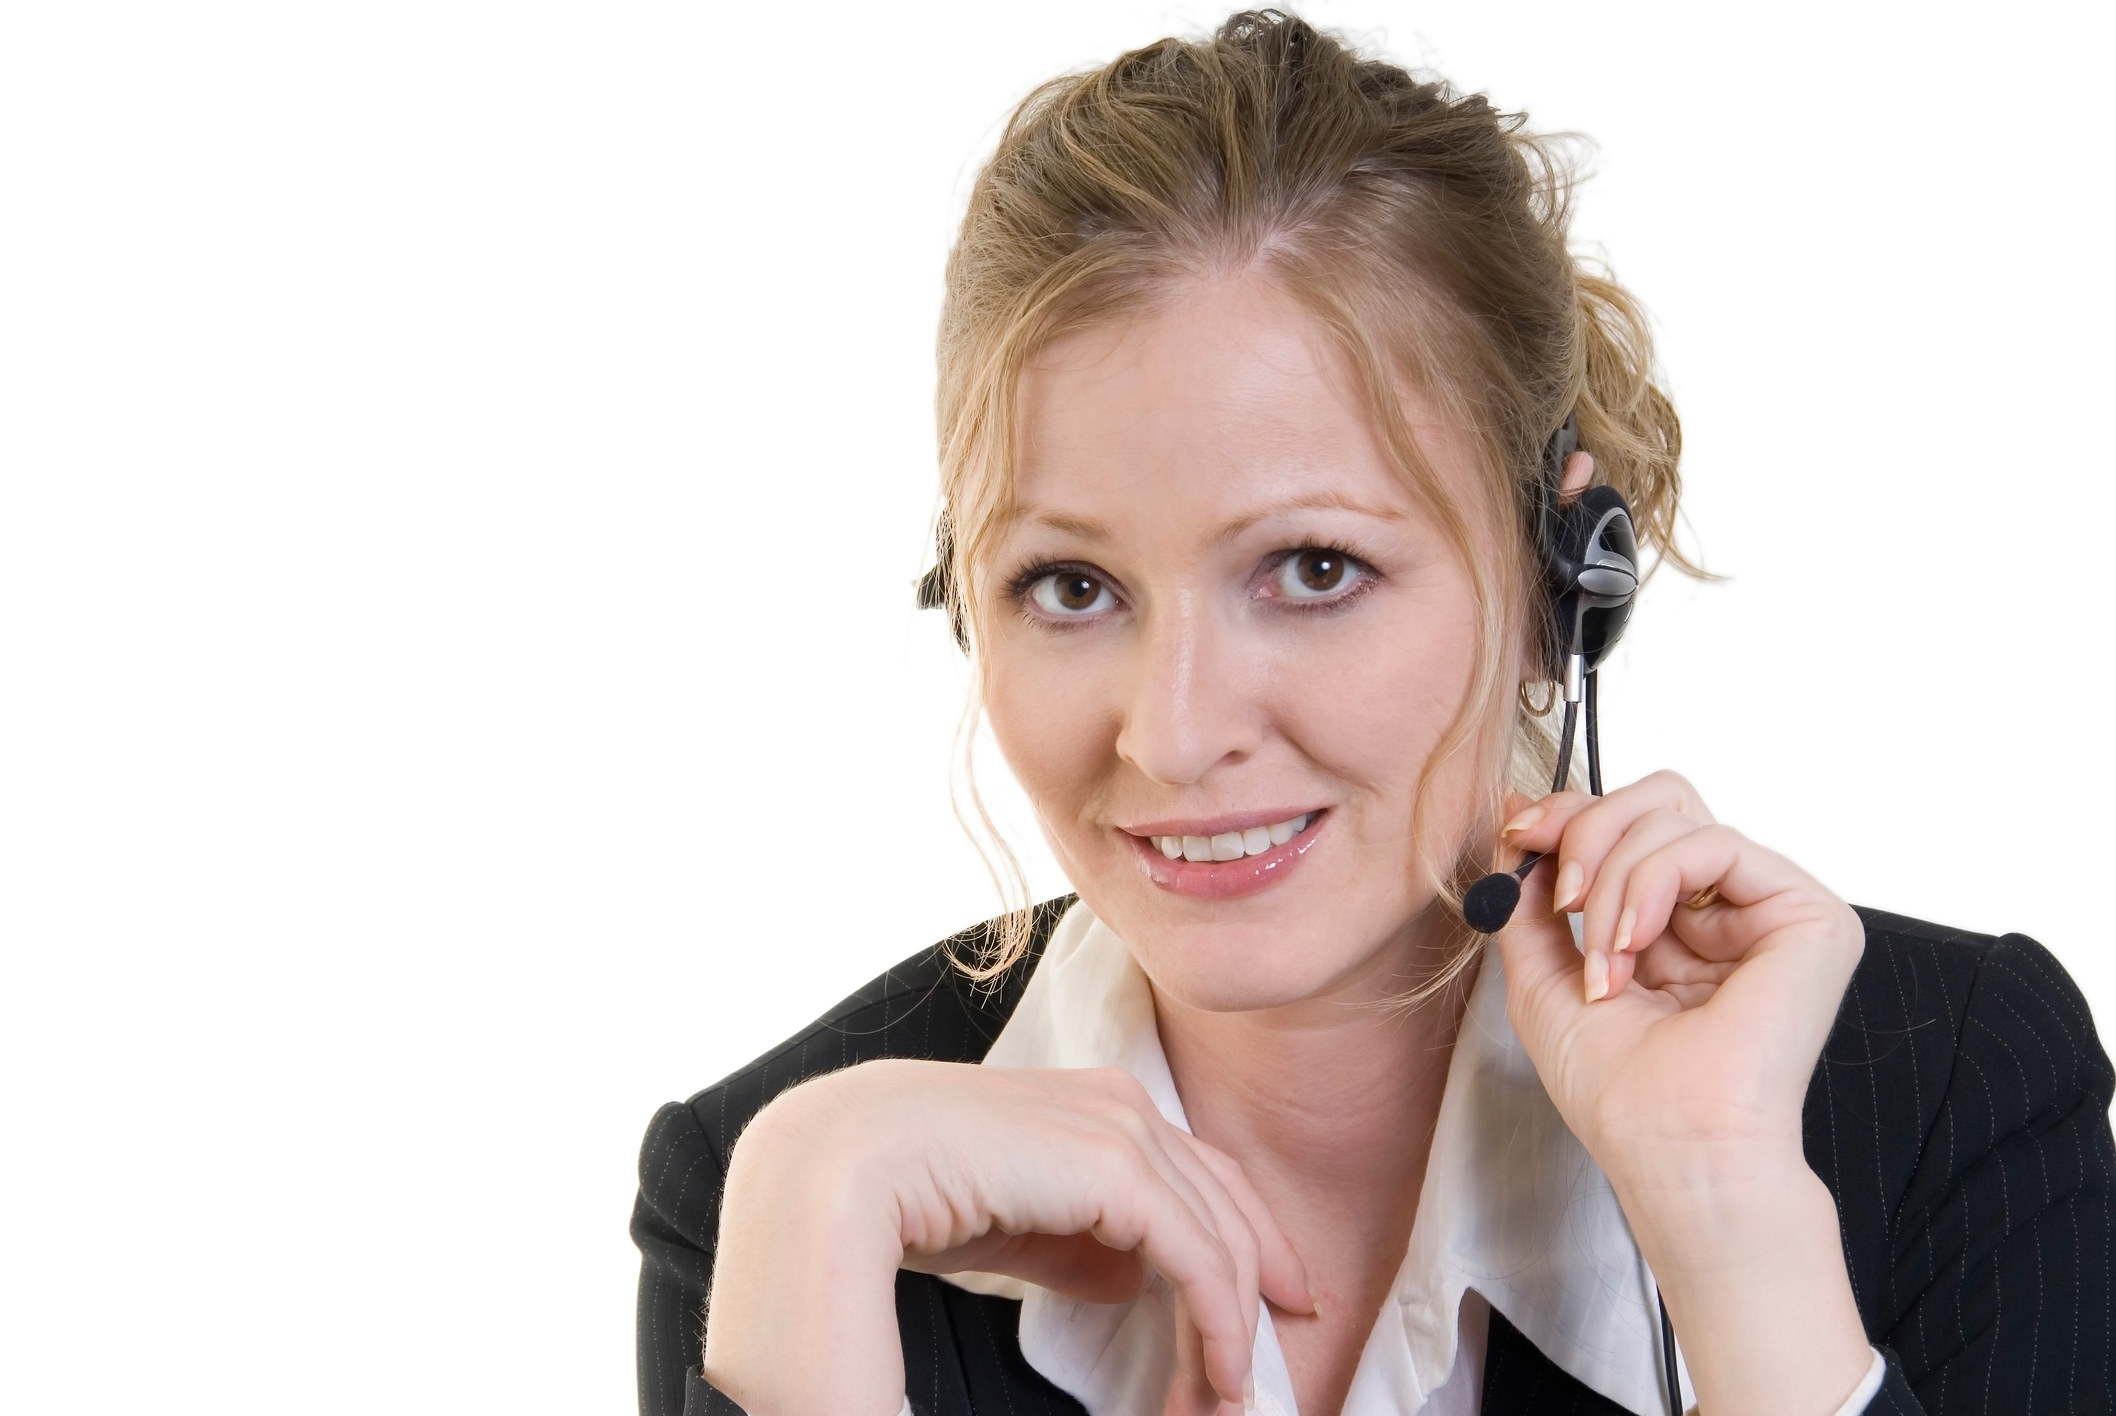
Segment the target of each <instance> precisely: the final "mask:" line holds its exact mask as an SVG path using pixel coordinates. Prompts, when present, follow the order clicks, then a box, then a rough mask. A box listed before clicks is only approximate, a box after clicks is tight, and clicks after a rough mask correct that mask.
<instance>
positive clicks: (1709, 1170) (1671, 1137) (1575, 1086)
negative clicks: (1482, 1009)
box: [1498, 772, 1871, 1416]
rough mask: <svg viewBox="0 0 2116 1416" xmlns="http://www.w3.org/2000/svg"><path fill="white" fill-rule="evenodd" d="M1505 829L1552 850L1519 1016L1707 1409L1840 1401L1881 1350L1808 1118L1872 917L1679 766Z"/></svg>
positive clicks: (1560, 803) (1525, 955)
mask: <svg viewBox="0 0 2116 1416" xmlns="http://www.w3.org/2000/svg"><path fill="white" fill-rule="evenodd" d="M1502 837H1503V839H1504V840H1505V841H1506V842H1507V843H1508V844H1509V845H1513V846H1517V847H1519V848H1521V849H1523V850H1542V851H1548V852H1550V853H1551V857H1552V858H1551V859H1547V860H1545V861H1544V862H1543V863H1542V864H1540V865H1539V866H1538V867H1537V868H1536V870H1535V872H1534V873H1533V874H1532V875H1531V876H1530V877H1529V881H1528V885H1527V887H1526V888H1525V889H1524V890H1523V893H1522V907H1521V909H1520V910H1519V911H1517V912H1516V914H1515V921H1516V922H1515V923H1514V924H1513V925H1511V926H1509V927H1508V928H1507V929H1506V930H1505V931H1503V932H1502V933H1501V934H1500V936H1499V940H1498V943H1499V948H1500V951H1501V956H1502V958H1503V960H1504V962H1505V967H1506V985H1507V1011H1508V1015H1509V1017H1510V1019H1511V1020H1512V1022H1513V1025H1514V1030H1515V1032H1516V1033H1517V1034H1518V1035H1519V1036H1520V1038H1521V1041H1522V1044H1523V1046H1525V1047H1526V1048H1527V1050H1528V1053H1529V1056H1530V1057H1531V1058H1532V1059H1533V1060H1534V1062H1535V1065H1536V1070H1537V1072H1538V1073H1539V1074H1540V1075H1541V1077H1542V1079H1543V1084H1544V1087H1545V1089H1546V1090H1547V1091H1548V1092H1549V1093H1550V1096H1551V1099H1552V1100H1553V1101H1554V1102H1555V1103H1556V1104H1557V1107H1558V1110H1559V1113H1560V1114H1561V1115H1563V1117H1564V1118H1565V1121H1566V1124H1567V1125H1568V1126H1570V1127H1571V1128H1572V1130H1573V1133H1574V1134H1575V1135H1577V1136H1578V1137H1579V1138H1580V1140H1581V1142H1582V1143H1583V1144H1584V1145H1585V1146H1586V1147H1587V1150H1588V1152H1589V1153H1590V1154H1592V1155H1593V1156H1594V1158H1595V1160H1596V1161H1597V1163H1599V1164H1600V1165H1601V1167H1602V1169H1603V1171H1604V1172H1605V1173H1606V1174H1607V1175H1608V1176H1609V1179H1610V1183H1611V1184H1612V1185H1613V1186H1614V1187H1615V1189H1616V1192H1617V1197H1618V1199H1619V1200H1620V1201H1621V1202H1622V1204H1623V1207H1624V1211H1625V1215H1626V1217H1627V1218H1628V1219H1629V1220H1630V1221H1631V1226H1632V1229H1633V1231H1634V1233H1636V1234H1637V1236H1638V1238H1639V1242H1640V1245H1641V1247H1642V1248H1643V1249H1644V1250H1645V1253H1646V1258H1647V1262H1648V1263H1649V1264H1650V1265H1651V1266H1652V1268H1653V1271H1654V1274H1655V1275H1656V1277H1657V1278H1658V1280H1659V1282H1660V1284H1661V1288H1662V1292H1663V1295H1664V1297H1665V1298H1666V1299H1667V1303H1668V1307H1669V1311H1670V1313H1671V1315H1672V1316H1673V1317H1674V1319H1675V1326H1676V1331H1677V1333H1678V1336H1679V1339H1680V1341H1681V1343H1682V1348H1683V1353H1684V1356H1685V1359H1686V1361H1687V1362H1688V1365H1689V1368H1690V1373H1691V1377H1692V1380H1693V1381H1694V1382H1695V1383H1696V1386H1697V1391H1698V1394H1699V1398H1700V1400H1699V1404H1700V1406H1701V1407H1702V1408H1703V1409H1705V1410H1708V1411H1711V1412H1713V1413H1714V1416H1736V1413H1738V1412H1745V1411H1751V1410H1754V1411H1775V1412H1788V1413H1798V1412H1803V1411H1811V1412H1815V1413H1817V1416H1826V1413H1829V1412H1831V1411H1834V1410H1835V1409H1836V1407H1837V1405H1838V1404H1839V1403H1841V1402H1842V1401H1843V1400H1844V1398H1845V1397H1846V1396H1848V1395H1849V1394H1850V1392H1851V1390H1852V1389H1853V1388H1854V1387H1855V1386H1856V1385H1857V1384H1858V1381H1859V1379H1860V1378H1861V1377H1862V1376H1863V1375H1864V1374H1865V1372H1866V1369H1867V1364H1868V1363H1869V1362H1870V1360H1871V1354H1870V1351H1869V1349H1868V1347H1867V1344H1866V1339H1865V1335H1864V1332H1863V1330H1862V1328H1861V1326H1860V1322H1859V1315H1858V1310H1857V1307H1856V1305H1855V1303H1854V1302H1853V1299H1852V1295H1851V1287H1850V1281H1849V1279H1848V1277H1847V1276H1846V1273H1845V1269H1844V1258H1843V1253H1842V1250H1841V1247H1840V1241H1839V1238H1838V1233H1837V1222H1836V1210H1835V1205H1834V1202H1833V1201H1832V1200H1831V1198H1830V1196H1829V1193H1828V1190H1827V1189H1826V1187H1824V1186H1823V1184H1822V1182H1821V1180H1820V1179H1819V1178H1818V1177H1816V1175H1815V1174H1814V1172H1813V1171H1812V1170H1811V1169H1809V1167H1808V1166H1807V1163H1806V1159H1805V1157H1804V1155H1803V1153H1802V1149H1801V1131H1800V1114H1801V1105H1802V1102H1803V1100H1804V1098H1805V1096H1806V1093H1807V1085H1808V1081H1809V1079H1810V1078H1811V1076H1812V1075H1813V1073H1814V1068H1815V1062H1816V1059H1817V1058H1818V1057H1819V1056H1820V1054H1821V1050H1822V1045H1823V1042H1824V1041H1825V1039H1826V1038H1827V1037H1828V1035H1829V1030H1830V1027H1831V1024H1832V1023H1833V1022H1834V1021H1835V1018H1836V1014H1837V1006H1838V1003H1839V1001H1840V1000H1841V999H1842V998H1843V996H1844V989H1845V986H1846V984H1847V983H1848V982H1849V981H1850V978H1851V974H1852V970H1853V968H1854V967H1855V966H1856V965H1857V963H1858V961H1859V955H1860V953H1861V951H1862V949H1863V947H1864V939H1865V935H1864V930H1863V928H1862V927H1861V925H1860V923H1859V920H1858V917H1857V916H1856V915H1855V914H1853V913H1852V911H1851V909H1850V907H1849V906H1847V905H1845V904H1844V903H1843V902H1842V901H1841V900H1838V899H1837V898H1836V897H1835V896H1833V895H1832V894H1830V892H1829V891H1827V890H1825V889H1824V888H1823V887H1822V886H1821V885H1820V884H1818V883H1817V882H1816V881H1815V880H1814V879H1813V878H1812V877H1810V876H1809V875H1807V874H1806V873H1805V872H1803V871H1802V870H1800V869H1799V868H1798V867H1797V866H1795V865H1793V864H1792V863H1791V862H1790V861H1787V860H1786V859H1785V858H1784V857H1782V856H1779V855H1776V854H1774V853H1773V852H1771V851H1767V850H1765V849H1763V848H1762V847H1760V846H1758V845H1756V844H1755V843H1754V842H1752V841H1749V840H1748V839H1746V838H1745V837H1743V836H1742V835H1740V834H1739V833H1738V832H1735V831H1732V830H1730V829H1728V828H1727V827H1725V826H1721V825H1719V824H1718V823H1716V822H1715V821H1714V820H1713V819H1712V816H1711V813H1710V812H1708V811H1707V810H1706V809H1705V806H1704V803H1703V801H1702V800H1700V799H1699V797H1698V795H1697V792H1696V791H1695V789H1694V788H1692V787H1691V786H1690V784H1689V783H1688V782H1686V781H1684V780H1683V779H1682V778H1680V777H1678V776H1675V775H1674V774H1672V773H1665V772H1663V773H1657V774H1655V775H1654V776H1651V777H1648V778H1646V779H1645V780H1644V781H1642V782H1638V783H1636V784H1634V785H1632V786H1629V787H1625V788H1622V789H1621V790H1619V791H1616V792H1613V793H1611V794H1610V795H1608V796H1606V797H1601V798H1596V797H1590V796H1583V795H1580V794H1578V793H1571V792H1567V793H1560V794H1558V795H1555V796H1551V797H1546V798H1544V799H1543V800H1542V801H1540V802H1538V803H1535V804H1534V805H1532V806H1528V807H1527V808H1526V809H1525V810H1523V811H1521V812H1520V814H1519V815H1517V816H1516V817H1514V819H1513V820H1512V821H1511V822H1509V823H1508V824H1507V826H1506V828H1505V830H1504V831H1503V832H1502ZM1553 897H1555V899H1553ZM1554 906H1555V908H1554ZM1560 910H1563V911H1576V912H1578V913H1580V914H1581V916H1582V945H1581V947H1577V948H1576V947H1575V945H1574V942H1573V937H1572V931H1571V929H1570V928H1569V927H1568V925H1567V923H1566V921H1565V919H1564V915H1563V914H1562V913H1559V911H1560Z"/></svg>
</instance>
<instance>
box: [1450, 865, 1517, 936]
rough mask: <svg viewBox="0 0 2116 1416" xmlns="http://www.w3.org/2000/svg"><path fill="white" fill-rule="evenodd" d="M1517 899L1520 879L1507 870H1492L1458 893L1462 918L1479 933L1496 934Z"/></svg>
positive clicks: (1504, 923) (1512, 914)
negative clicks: (1461, 893)
mask: <svg viewBox="0 0 2116 1416" xmlns="http://www.w3.org/2000/svg"><path fill="white" fill-rule="evenodd" d="M1520 903H1521V882H1520V880H1519V879H1518V878H1516V877H1515V876H1514V874H1513V873H1512V872H1511V871H1505V870H1495V871H1493V872H1492V873H1491V874H1489V875H1487V876H1485V877H1484V878H1483V879H1482V880H1479V881H1478V882H1477V883H1476V884H1474V885H1472V886H1470V887H1469V889H1468V891H1467V892H1465V893H1464V894H1463V896H1462V920H1463V922H1464V923H1465V924H1467V925H1468V926H1469V927H1470V928H1471V929H1474V930H1476V931H1477V933H1479V934H1497V933H1498V932H1499V931H1500V930H1502V929H1504V928H1506V921H1508V920H1510V919H1512V918H1513V917H1514V906H1515V905H1518V904H1520Z"/></svg>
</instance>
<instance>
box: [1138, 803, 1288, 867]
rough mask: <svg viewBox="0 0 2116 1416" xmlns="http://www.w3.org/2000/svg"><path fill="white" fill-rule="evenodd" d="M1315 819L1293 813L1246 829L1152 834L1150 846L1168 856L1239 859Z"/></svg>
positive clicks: (1285, 838) (1257, 852)
mask: <svg viewBox="0 0 2116 1416" xmlns="http://www.w3.org/2000/svg"><path fill="white" fill-rule="evenodd" d="M1314 819H1315V814H1314V813H1313V812H1309V813H1307V814H1306V815H1303V816H1296V817H1294V818H1293V819H1292V820H1291V821H1280V822H1276V823H1274V824H1272V825H1270V826H1251V827H1250V828H1249V829H1248V830H1246V831H1222V832H1221V833H1220V834H1219V835H1217V836H1155V837H1154V838H1153V843H1154V847H1155V848H1156V849H1157V850H1159V851H1160V852H1161V854H1162V855H1165V856H1167V857H1168V858H1169V859H1170V860H1175V859H1177V858H1178V857H1181V858H1182V859H1184V860H1240V859H1241V858H1242V857H1243V856H1253V855H1262V854H1263V853H1264V852H1265V851H1268V850H1270V849H1271V848H1272V847H1273V846H1283V845H1284V844H1286V842H1288V841H1290V840H1292V839H1293V838H1294V837H1295V836H1298V835H1299V834H1300V833H1301V832H1303V831H1305V830H1307V829H1308V823H1309V822H1310V821H1312V820H1314Z"/></svg>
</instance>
